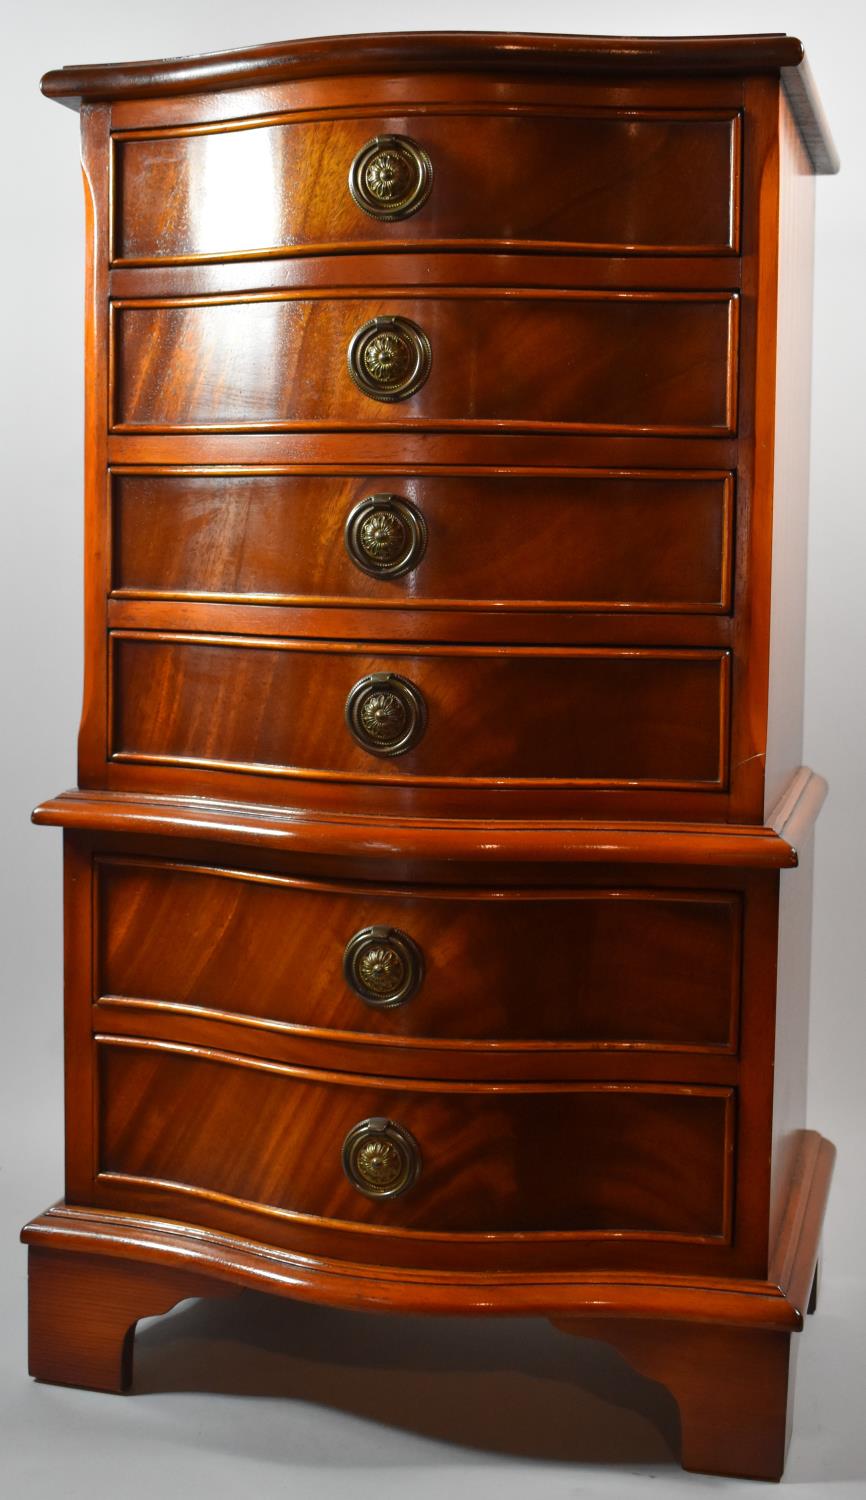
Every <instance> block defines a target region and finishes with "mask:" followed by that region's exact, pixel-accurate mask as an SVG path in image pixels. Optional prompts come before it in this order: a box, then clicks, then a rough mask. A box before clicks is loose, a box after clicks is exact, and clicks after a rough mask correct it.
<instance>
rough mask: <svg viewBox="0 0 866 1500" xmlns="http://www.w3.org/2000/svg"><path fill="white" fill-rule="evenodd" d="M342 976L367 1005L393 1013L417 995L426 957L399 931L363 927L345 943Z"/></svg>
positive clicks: (410, 939) (386, 928)
mask: <svg viewBox="0 0 866 1500" xmlns="http://www.w3.org/2000/svg"><path fill="white" fill-rule="evenodd" d="M343 973H344V975H345V977H346V983H347V984H348V986H349V988H350V989H352V990H354V991H355V994H356V995H358V996H360V998H361V999H362V1000H363V1001H364V1002H365V1004H366V1005H372V1006H374V1007H375V1008H376V1009H377V1010H392V1009H394V1008H395V1007H396V1006H398V1005H405V1004H406V1001H407V1000H411V998H412V996H413V995H414V994H415V992H416V990H417V989H418V987H419V985H420V983H421V981H422V979H423V978H424V958H423V956H422V953H421V949H420V948H419V947H418V944H417V943H415V942H413V940H412V938H410V937H409V935H408V933H405V932H401V931H400V929H399V928H397V927H362V928H361V931H360V932H356V933H355V935H354V937H351V938H350V939H349V941H348V943H347V944H346V951H345V953H344V954H343Z"/></svg>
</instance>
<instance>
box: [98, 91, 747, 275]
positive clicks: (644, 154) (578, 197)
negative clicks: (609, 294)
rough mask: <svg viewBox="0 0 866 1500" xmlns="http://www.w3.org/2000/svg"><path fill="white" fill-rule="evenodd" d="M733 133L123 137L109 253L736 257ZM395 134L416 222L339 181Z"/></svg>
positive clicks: (552, 128) (530, 125)
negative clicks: (462, 248)
mask: <svg viewBox="0 0 866 1500" xmlns="http://www.w3.org/2000/svg"><path fill="white" fill-rule="evenodd" d="M738 126H739V117H738V116H737V115H736V114H728V115H727V116H721V117H719V116H715V117H713V116H705V117H704V118H696V117H694V116H691V117H690V116H689V115H688V114H687V113H686V112H682V113H681V114H680V115H679V116H674V117H669V118H665V117H664V116H660V115H658V114H646V115H643V116H641V115H636V114H635V113H633V112H628V113H624V114H621V115H617V114H616V113H612V112H606V113H605V114H604V115H599V116H596V117H592V116H589V117H586V116H585V117H580V116H577V117H575V116H570V115H569V114H568V113H566V112H564V111H561V110H560V111H558V112H557V113H556V114H550V115H546V116H545V115H544V114H542V113H540V112H538V113H536V112H535V111H534V110H533V109H532V107H531V106H525V107H524V108H523V109H522V110H521V111H520V112H519V113H511V112H509V113H505V112H503V113H498V114H497V113H493V112H492V111H490V112H488V110H484V111H483V112H482V111H479V110H477V109H473V108H472V107H471V106H464V107H463V110H462V111H461V110H459V109H458V110H457V111H456V112H454V113H450V114H440V113H438V112H437V111H436V110H431V109H429V108H428V109H425V110H423V111H419V110H418V109H417V108H416V109H415V110H407V111H405V112H400V113H391V114H386V113H383V112H381V111H379V112H375V113H374V112H369V113H365V114H364V115H363V116H362V118H360V119H342V118H333V117H330V118H319V119H309V118H307V117H305V116H304V115H300V117H299V116H298V115H294V116H289V117H283V118H280V117H279V116H276V117H273V118H271V119H267V118H266V119H264V120H257V121H247V122H244V125H243V128H241V129H225V128H222V129H220V128H219V127H217V128H216V129H213V128H211V129H204V130H203V129H202V128H201V127H198V126H193V127H188V128H187V129H186V130H182V131H177V132H176V133H175V132H173V133H172V134H170V135H167V134H164V133H159V134H157V133H154V132H148V133H147V134H146V135H140V134H139V135H128V134H124V133H121V134H119V135H116V136H115V141H116V148H115V167H114V173H115V176H114V182H115V188H114V191H115V205H116V241H115V258H116V259H118V260H121V261H125V262H127V263H134V264H137V263H142V262H147V261H154V260H157V261H161V260H165V259H169V260H186V259H189V258H197V257H200V256H206V257H214V258H216V257H220V258H222V257H224V256H225V255H227V254H228V255H248V254H257V253H258V254H261V253H268V252H270V253H282V252H284V251H285V250H287V249H293V248H303V249H310V248H312V247H315V248H316V249H329V250H330V249H334V250H343V249H346V248H355V247H359V246H360V247H366V248H370V249H377V250H378V249H380V248H390V247H392V246H393V245H402V244H410V245H411V244H427V245H431V246H438V247H441V246H443V245H451V244H464V243H467V242H468V243H475V244H480V245H490V246H491V247H497V248H498V247H499V246H500V245H501V244H505V245H508V246H512V245H514V246H520V245H523V244H531V245H532V244H534V245H538V246H539V247H543V248H545V249H550V248H554V247H556V248H563V247H568V248H570V249H578V248H588V249H593V250H608V249H610V250H616V249H626V250H632V251H658V250H661V251H662V252H664V253H678V252H681V251H686V252H688V253H692V252H695V251H698V252H705V253H709V254H718V253H720V252H721V253H724V252H726V251H735V250H736V248H737V239H736V235H737V214H738V210H739V192H738V170H739V130H738ZM392 135H398V136H408V137H410V138H412V139H414V138H415V137H416V136H417V137H418V138H419V144H420V145H421V146H422V147H423V148H424V149H425V150H426V151H427V153H428V155H429V157H430V159H431V162H432V165H433V190H432V193H431V196H430V198H429V200H428V202H427V203H426V204H425V205H424V207H423V208H422V209H421V210H420V211H419V212H417V213H415V214H413V216H412V217H411V218H408V219H405V220H402V221H397V222H395V223H380V222H377V221H376V220H375V219H373V218H371V217H370V216H369V215H366V214H365V213H364V212H363V210H361V209H360V208H359V207H358V206H357V205H356V204H355V203H354V202H353V200H352V198H351V197H350V195H349V191H348V187H347V181H348V176H349V169H350V167H351V165H352V162H353V160H354V158H355V156H356V154H357V153H358V152H359V151H360V150H361V149H362V148H363V147H364V146H365V145H366V144H367V142H369V141H370V140H371V139H374V138H376V137H381V136H392ZM491 163H495V166H496V170H495V171H493V172H492V171H491V170H490V167H491ZM577 163H579V169H576V164H577Z"/></svg>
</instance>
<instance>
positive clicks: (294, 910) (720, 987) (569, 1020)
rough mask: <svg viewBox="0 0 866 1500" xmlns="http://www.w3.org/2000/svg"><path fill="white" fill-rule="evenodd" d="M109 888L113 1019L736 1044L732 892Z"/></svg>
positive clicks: (143, 875)
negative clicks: (190, 1018)
mask: <svg viewBox="0 0 866 1500" xmlns="http://www.w3.org/2000/svg"><path fill="white" fill-rule="evenodd" d="M96 877H97V896H96V911H97V913H98V925H97V932H96V937H95V944H94V949H95V953H96V956H97V967H96V973H95V979H94V998H95V999H97V1000H98V1001H99V1002H100V1009H101V1011H102V1013H103V1015H104V1014H106V1013H107V1012H106V1007H109V1008H110V1010H111V1012H112V1013H113V1014H114V1015H117V1014H118V1013H119V1012H120V1011H124V1012H125V1013H126V1014H127V1015H128V1016H129V1018H130V1020H131V1021H132V1020H133V1019H134V1018H135V1017H138V1016H142V1015H144V1014H145V1013H150V1014H152V1015H156V1014H160V1015H162V1016H165V1015H168V1014H175V1015H187V1014H188V1015H193V1016H195V1015H198V1016H199V1017H201V1018H202V1019H212V1020H223V1021H226V1020H235V1021H238V1020H240V1019H241V1018H244V1019H245V1020H246V1022H247V1023H248V1024H250V1025H252V1026H256V1027H261V1028H263V1029H264V1030H271V1031H276V1030H290V1031H292V1032H294V1033H296V1034H298V1033H300V1032H303V1033H305V1034H310V1033H314V1034H316V1035H321V1036H326V1037H336V1036H340V1037H343V1038H347V1037H352V1036H355V1037H358V1038H361V1037H363V1038H366V1039H368V1040H376V1041H380V1042H382V1043H386V1044H394V1045H396V1046H398V1047H401V1048H406V1047H408V1048H414V1049H415V1051H416V1052H417V1050H418V1048H429V1047H431V1046H435V1047H442V1046H445V1047H448V1048H452V1049H453V1048H455V1047H460V1048H465V1047H466V1046H470V1047H472V1048H474V1049H476V1051H479V1052H483V1051H487V1052H491V1051H493V1050H500V1049H502V1048H503V1047H505V1048H507V1049H512V1050H517V1051H519V1050H520V1049H522V1048H526V1047H536V1048H537V1047H544V1048H546V1049H548V1050H555V1049H559V1048H562V1047H568V1048H574V1049H578V1048H590V1049H592V1050H597V1049H598V1048H600V1047H615V1048H624V1047H625V1048H628V1047H637V1048H652V1049H653V1050H660V1051H670V1050H673V1051H676V1050H683V1049H688V1050H693V1051H710V1050H711V1051H715V1052H732V1051H733V1050H734V1049H735V1046H736V1033H737V1022H738V1011H739V996H740V956H741V929H742V898H741V897H740V895H739V894H738V893H737V892H735V891H718V890H706V889H696V890H677V889H675V888H672V889H668V888H661V889H652V888H650V889H645V888H641V887H640V886H636V887H626V888H620V887H617V888H614V889H605V888H603V887H601V888H599V887H591V886H590V887H588V888H586V889H572V890H567V891H566V890H561V891H550V890H538V891H532V890H519V889H518V890H510V889H506V890H496V889H494V890H489V891H486V890H477V891H465V890H464V891H458V892H456V893H455V892H453V891H448V890H444V889H437V888H434V887H431V888H427V889H424V888H421V889H418V890H414V891H413V890H411V889H399V888H398V889H392V890H389V889H387V888H379V889H377V888H375V887H374V888H367V889H364V888H363V887H359V886H357V885H355V886H352V885H346V884H323V883H316V882H310V881H308V880H306V881H305V880H300V879H296V878H290V877H287V876H283V875H277V874H272V873H265V872H256V871H250V870H237V869H214V868H210V867H202V866H192V865H184V864H176V863H171V862H168V861H160V860H140V859H124V858H123V857H121V856H112V857H104V858H100V859H98V860H97V862H96ZM370 929H373V931H372V932H371V931H370ZM356 936H357V937H358V941H357V942H356V943H355V944H352V941H351V940H352V939H353V938H355V937H356ZM347 950H348V951H347ZM344 954H345V955H346V957H345V959H344ZM359 992H360V993H359ZM98 1016H99V1013H98V1012H97V1020H96V1023H95V1024H96V1025H97V1027H99V1026H100V1024H102V1025H104V1024H105V1023H104V1021H103V1022H102V1023H100V1020H99V1018H98Z"/></svg>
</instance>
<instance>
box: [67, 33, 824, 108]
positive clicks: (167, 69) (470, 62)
mask: <svg viewBox="0 0 866 1500" xmlns="http://www.w3.org/2000/svg"><path fill="white" fill-rule="evenodd" d="M803 57H804V53H803V44H802V42H799V41H798V40H797V38H796V37H792V36H786V35H785V33H784V32H774V33H768V34H755V35H751V36H688V37H674V36H672V37H668V36H664V37H625V36H559V35H555V34H553V33H550V34H548V33H542V32H513V33H508V32H494V31H490V32H474V31H418V32H381V33H370V34H366V35H358V36H325V37H302V38H299V39H297V40H292V41H286V42H268V43H266V44H264V45H262V46H259V47H239V48H236V49H233V50H232V51H228V52H209V53H202V54H200V55H196V56H193V57H172V58H163V59H153V60H150V61H145V62H129V63H95V64H83V65H80V66H79V65H72V66H69V67H64V68H59V69H57V70H56V71H54V72H51V73H46V74H45V77H44V78H43V79H42V92H43V93H44V94H47V95H48V97H49V98H51V99H61V100H63V101H64V102H65V103H68V104H71V105H72V106H73V107H77V106H78V105H79V104H80V103H81V102H83V101H84V102H86V101H96V100H100V99H131V98H144V97H157V96H165V95H169V94H188V93H195V92H201V91H203V90H209V89H228V88H238V87H240V86H241V85H243V86H246V87H249V86H255V85H256V84H263V83H278V82H281V81H283V80H289V79H293V78H312V77H316V76H317V75H327V74H329V73H333V74H340V73H369V72H372V73H381V72H392V71H396V72H400V71H407V70H408V71H417V70H424V71H438V70H442V69H467V68H483V69H490V68H493V69H496V70H506V71H508V72H515V71H520V70H524V71H528V72H543V73H582V72H592V73H610V72H617V73H623V72H626V73H628V72H658V73H679V72H702V73H704V72H706V73H719V72H721V73H729V72H733V73H738V72H755V71H757V72H777V71H779V70H780V69H782V68H796V67H799V65H800V63H801V62H802V61H803Z"/></svg>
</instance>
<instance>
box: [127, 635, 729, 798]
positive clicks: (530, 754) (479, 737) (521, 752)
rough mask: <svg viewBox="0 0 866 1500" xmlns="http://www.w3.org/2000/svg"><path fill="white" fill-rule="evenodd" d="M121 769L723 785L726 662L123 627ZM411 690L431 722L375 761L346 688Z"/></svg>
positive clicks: (670, 654) (689, 656)
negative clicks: (367, 682)
mask: <svg viewBox="0 0 866 1500" xmlns="http://www.w3.org/2000/svg"><path fill="white" fill-rule="evenodd" d="M111 659H112V662H113V670H112V674H111V685H112V692H113V703H114V715H113V724H112V738H111V742H110V754H111V755H112V756H113V757H114V758H115V759H116V760H129V761H157V762H165V763H174V764H176V765H183V764H186V765H189V764H200V765H211V766H214V767H217V768H219V767H220V766H222V767H226V768H235V769H241V770H243V769H245V768H246V769H247V770H249V771H253V770H256V771H258V772H262V771H265V772H268V771H270V772H271V773H272V774H279V775H294V776H305V777H310V778H316V779H319V778H321V779H333V778H335V777H336V778H341V779H345V780H353V781H382V782H395V781H396V782H409V783H415V782H428V783H430V782H439V783H443V782H444V783H446V784H447V783H457V784H460V783H466V782H470V781H473V782H479V783H482V784H487V785H496V784H497V783H499V784H501V783H508V782H512V783H524V784H525V783H530V782H536V783H540V784H543V783H544V782H546V781H562V782H564V783H567V784H570V785H574V784H577V783H579V782H582V781H592V782H596V783H602V784H608V785H616V784H618V783H632V784H633V783H636V782H648V783H651V784H654V785H658V784H663V785H665V784H671V785H674V786H690V785H691V786H695V785H698V786H699V785H701V784H704V785H707V784H708V785H710V786H713V785H715V786H719V787H721V786H724V783H725V775H726V743H727V682H728V670H727V657H726V655H725V653H724V652H719V651H625V650H615V651H606V650H590V649H586V648H583V649H580V650H573V651H568V650H565V649H560V651H559V652H557V653H556V654H555V655H554V654H552V653H551V654H546V653H543V652H540V651H537V650H534V649H532V650H530V649H528V648H513V649H510V650H507V651H506V650H502V649H493V648H487V649H486V650H484V648H478V649H476V650H467V649H466V648H461V647H453V646H452V647H430V648H409V649H407V648H405V647H403V648H395V647H391V648H390V649H389V648H387V647H385V648H381V649H379V650H377V651H374V650H372V649H371V648H370V647H369V646H366V647H365V646H363V645H360V644H358V645H354V644H352V645H348V644H346V643H343V642H310V641H275V640H268V639H253V638H244V637H242V636H226V637H217V636H186V635H180V634H179V635H175V636H169V635H167V634H159V635H157V634H149V633H146V632H138V633H133V632H124V631H117V632H115V633H113V635H112V637H111ZM371 674H392V675H397V676H400V677H403V678H405V679H408V680H409V681H410V682H412V683H413V684H414V685H415V686H416V687H417V688H418V689H419V690H420V692H421V693H422V695H423V697H424V700H425V703H426V705H427V726H426V728H425V730H424V733H423V735H422V736H421V738H420V740H419V742H418V744H417V745H416V746H415V747H414V748H413V749H410V750H408V751H407V752H406V753H404V754H401V755H399V756H395V757H389V758H385V759H383V758H381V757H379V756H377V755H375V754H371V753H370V751H369V750H367V749H365V748H364V747H363V746H361V745H359V744H357V743H356V742H355V740H354V739H353V738H352V735H351V734H350V732H349V729H348V727H347V725H346V722H345V706H346V701H347V698H348V696H349V692H350V690H351V688H352V687H353V685H354V684H355V683H356V682H358V681H359V680H361V679H362V678H365V677H367V676H369V675H371Z"/></svg>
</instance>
